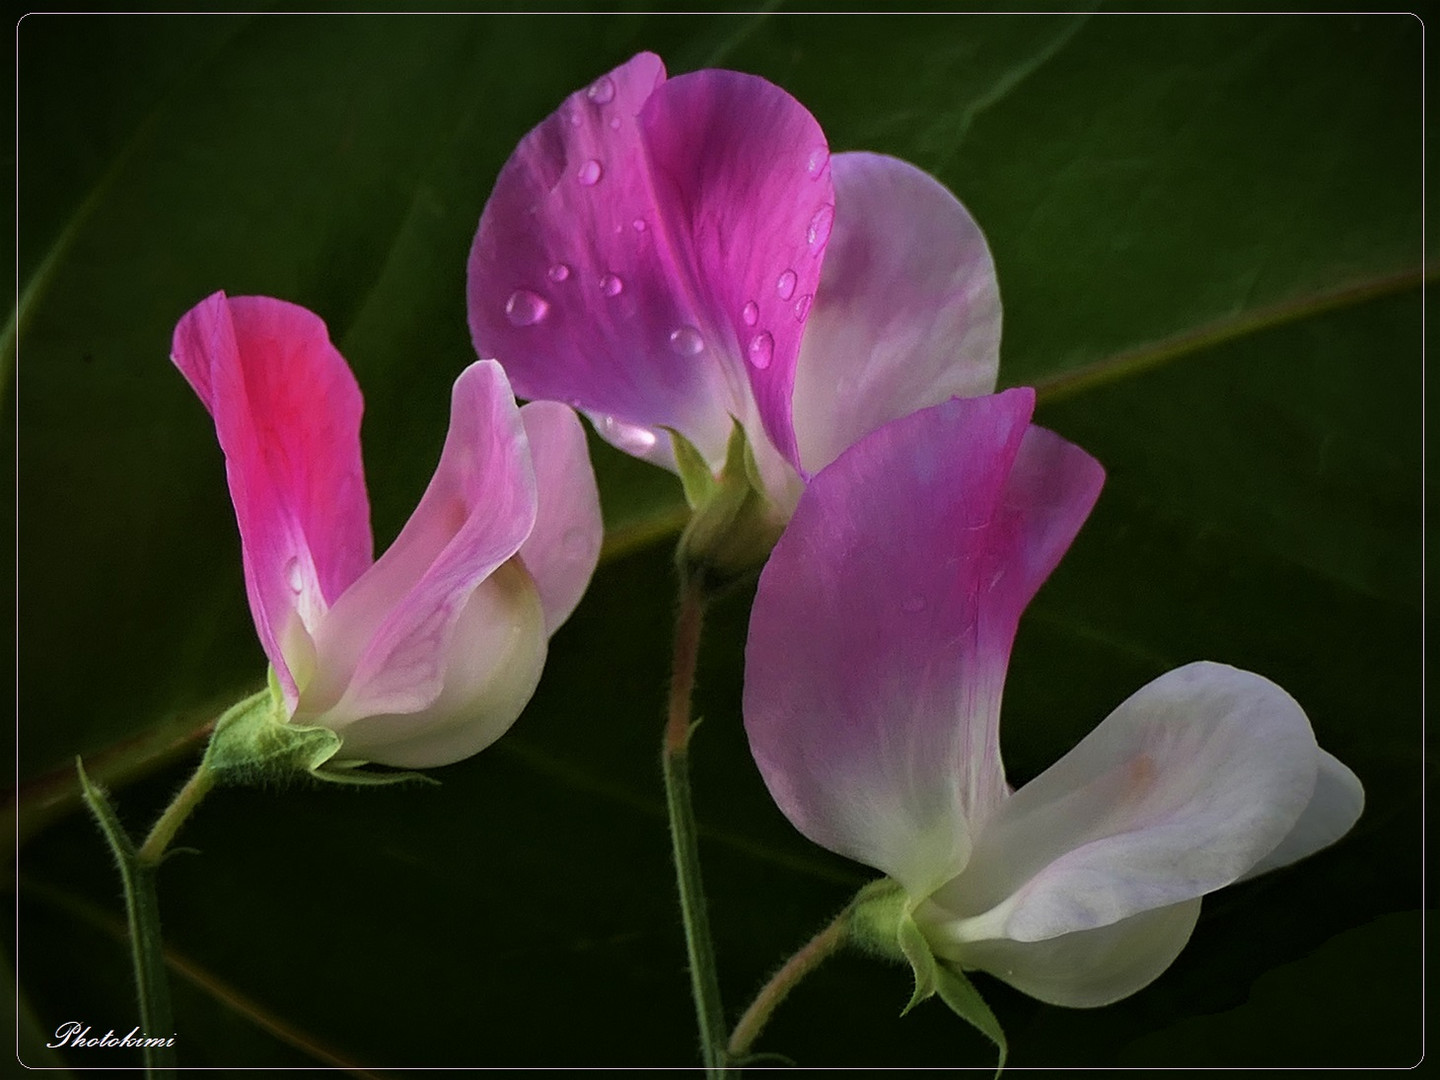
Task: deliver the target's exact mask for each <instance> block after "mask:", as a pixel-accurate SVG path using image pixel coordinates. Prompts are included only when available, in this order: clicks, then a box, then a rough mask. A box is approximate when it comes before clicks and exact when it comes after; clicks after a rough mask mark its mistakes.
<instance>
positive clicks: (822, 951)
mask: <svg viewBox="0 0 1440 1080" xmlns="http://www.w3.org/2000/svg"><path fill="white" fill-rule="evenodd" d="M854 907H855V905H854V904H851V905H850V906H849V907H847V908H846V909H845V910H844V911H842V912H841V913H840V914H839V915H837V916H835V918H834V920H833V921H832V922H831V923H830V925H828V926H827V927H825V929H823V930H821V931H820V932H819V933H818V934H816V935H815V936H814V937H813V938H811V939H810V940H809V941H807V942H806V943H805V944H804V945H803V946H801V947H800V949H799V951H797V952H796V953H795V954H794V955H793V956H791V957H790V959H789V960H786V961H785V963H784V965H783V966H782V967H781V968H780V970H779V971H777V972H775V974H774V975H772V976H771V977H770V981H769V982H767V983H766V984H765V985H764V986H763V987H762V988H761V990H760V992H759V993H758V994H756V995H755V1000H754V1001H752V1002H751V1003H750V1006H749V1008H747V1009H746V1010H745V1014H744V1015H743V1016H741V1017H740V1022H739V1023H738V1024H736V1025H735V1030H734V1031H733V1032H731V1034H730V1043H729V1046H728V1047H727V1052H728V1054H729V1056H730V1059H731V1060H732V1061H733V1060H738V1059H740V1058H743V1057H744V1056H745V1055H746V1054H748V1053H749V1052H750V1047H751V1046H753V1045H754V1043H755V1040H756V1039H758V1038H759V1037H760V1033H761V1032H762V1031H764V1030H765V1025H766V1024H767V1023H769V1021H770V1014H771V1013H773V1012H774V1011H775V1009H776V1008H777V1007H778V1006H779V1004H780V1003H781V1002H782V1001H784V1000H785V998H786V997H787V996H788V995H789V993H790V991H791V990H793V989H794V988H795V986H796V984H798V983H799V982H800V980H801V979H803V978H805V976H807V975H809V974H810V972H812V971H814V970H815V969H816V968H817V967H819V966H820V964H821V963H822V962H823V961H824V960H825V959H826V958H827V957H829V956H830V955H831V954H833V953H834V952H836V951H837V950H838V949H839V948H840V947H841V946H842V945H844V944H845V942H846V940H847V939H848V938H849V935H850V915H851V912H852V911H853V910H854Z"/></svg>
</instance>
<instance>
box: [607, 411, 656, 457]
mask: <svg viewBox="0 0 1440 1080" xmlns="http://www.w3.org/2000/svg"><path fill="white" fill-rule="evenodd" d="M600 433H601V434H602V435H604V436H605V437H606V438H607V439H609V440H610V441H611V442H613V443H614V444H615V445H616V446H618V447H619V448H620V449H621V450H624V451H625V452H626V453H628V454H643V453H645V452H646V451H647V450H650V449H652V448H653V447H654V446H655V443H656V442H657V439H656V437H655V433H654V432H653V431H650V430H649V429H648V428H643V427H637V426H636V425H634V424H627V423H625V421H624V420H617V419H615V417H613V416H606V417H603V418H602V419H601V421H600Z"/></svg>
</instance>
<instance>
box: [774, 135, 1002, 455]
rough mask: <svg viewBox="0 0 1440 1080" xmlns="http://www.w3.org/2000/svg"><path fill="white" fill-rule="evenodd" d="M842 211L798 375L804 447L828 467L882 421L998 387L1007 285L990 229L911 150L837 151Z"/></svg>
mask: <svg viewBox="0 0 1440 1080" xmlns="http://www.w3.org/2000/svg"><path fill="white" fill-rule="evenodd" d="M830 164H831V168H832V170H833V172H834V178H835V206H836V214H835V221H834V228H833V230H832V231H831V233H830V243H829V246H828V248H827V249H826V252H825V271H824V273H823V274H822V275H821V279H820V291H819V292H818V293H817V294H816V295H815V303H814V306H813V308H811V310H810V317H809V322H808V325H807V326H806V328H805V344H804V346H803V348H802V349H801V352H800V362H799V367H798V369H797V374H796V379H795V396H794V404H793V415H794V421H795V437H796V439H797V441H798V442H799V446H800V459H801V463H802V464H803V465H804V467H805V469H806V470H807V471H808V472H812V473H813V472H816V471H818V470H820V469H822V468H824V467H825V466H826V465H828V464H829V463H830V462H831V461H833V460H835V456H836V455H837V454H839V453H840V451H841V450H843V449H845V447H847V446H849V445H850V444H851V443H853V442H855V441H856V440H858V439H859V438H860V437H861V436H863V435H865V434H868V433H869V432H871V431H874V430H875V429H876V428H878V427H879V426H880V425H881V424H885V423H888V422H889V421H891V420H894V419H896V418H898V417H901V416H905V415H906V414H908V413H912V412H914V411H915V410H917V409H923V408H925V407H926V406H928V405H935V404H938V403H939V402H941V401H944V400H945V399H946V398H949V397H975V396H977V395H980V394H988V393H991V392H992V391H993V390H994V389H995V373H996V369H997V367H998V365H999V362H1000V289H999V286H998V284H997V282H996V280H995V264H994V262H993V260H992V259H991V258H990V249H989V247H988V246H987V245H986V243H985V236H984V234H983V233H982V232H981V231H980V227H979V226H978V225H976V224H975V221H974V219H973V218H971V216H970V214H969V213H968V212H967V211H966V209H965V207H963V206H961V205H960V203H959V202H958V201H957V200H956V198H955V196H954V195H952V194H951V193H950V192H949V191H947V190H946V189H945V187H944V186H943V185H941V184H940V183H939V182H938V181H937V180H936V179H935V178H934V177H932V176H930V175H929V174H928V173H925V172H922V171H921V170H920V169H917V168H916V167H915V166H914V165H911V164H909V163H908V162H904V161H899V160H897V159H896V158H892V157H885V156H884V155H882V154H863V153H850V154H836V155H835V156H834V157H833V158H831V161H830Z"/></svg>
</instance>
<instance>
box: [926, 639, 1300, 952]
mask: <svg viewBox="0 0 1440 1080" xmlns="http://www.w3.org/2000/svg"><path fill="white" fill-rule="evenodd" d="M1318 765H1319V750H1318V748H1317V747H1316V745H1315V738H1314V735H1313V734H1312V732H1311V730H1310V722H1309V721H1308V720H1307V719H1306V717H1305V714H1304V712H1302V711H1301V709H1300V706H1299V705H1297V704H1296V703H1295V701H1294V699H1293V698H1291V697H1290V695H1288V694H1287V693H1285V691H1284V690H1282V689H1280V687H1278V686H1276V685H1275V684H1274V683H1272V682H1270V681H1269V680H1267V679H1263V678H1261V677H1260V676H1258V675H1254V674H1251V673H1250V672H1246V671H1240V670H1238V669H1236V668H1232V667H1227V666H1225V665H1223V664H1211V663H1197V664H1189V665H1187V666H1185V667H1182V668H1177V669H1176V670H1175V671H1171V672H1169V673H1168V674H1165V675H1162V676H1161V677H1160V678H1158V679H1156V680H1155V681H1154V682H1152V683H1150V684H1149V685H1148V686H1145V687H1143V688H1142V689H1141V690H1139V691H1138V692H1137V693H1135V694H1134V695H1133V696H1131V697H1130V698H1129V700H1127V701H1126V702H1125V703H1124V704H1122V705H1121V706H1120V707H1119V708H1118V709H1116V710H1115V711H1114V712H1113V713H1111V714H1110V716H1109V717H1108V718H1107V719H1106V720H1105V721H1104V722H1103V723H1102V724H1100V726H1099V727H1097V728H1096V729H1095V730H1094V731H1092V732H1091V733H1090V734H1089V735H1088V736H1087V737H1086V738H1085V739H1084V740H1082V741H1081V743H1080V744H1079V745H1078V746H1077V747H1075V749H1074V750H1072V751H1071V752H1070V753H1069V754H1067V755H1065V757H1063V758H1061V759H1060V761H1058V762H1056V763H1055V764H1054V765H1052V766H1051V767H1050V768H1049V769H1048V770H1046V771H1045V772H1044V773H1042V774H1041V775H1040V776H1039V777H1037V778H1036V779H1035V780H1033V781H1032V782H1031V783H1029V784H1027V785H1025V786H1024V787H1023V788H1021V789H1020V790H1019V791H1018V792H1016V794H1015V795H1014V797H1013V798H1011V799H1010V800H1009V801H1008V802H1007V803H1005V804H1004V805H1003V806H1001V807H1000V809H999V810H997V811H996V813H995V815H994V817H992V818H991V819H990V821H989V822H988V823H987V824H986V826H985V829H984V830H983V831H982V833H981V835H980V837H979V838H978V840H977V842H976V845H975V850H974V853H973V855H972V857H971V861H970V863H969V864H968V865H967V866H966V868H965V870H964V872H963V873H961V874H960V875H959V877H957V878H956V879H954V880H953V881H952V882H950V883H949V884H947V885H946V886H945V887H944V888H942V889H941V890H940V891H939V892H938V893H937V894H936V895H935V897H934V899H935V901H936V902H937V903H938V904H939V905H941V906H942V907H944V908H945V909H947V910H948V911H949V912H950V914H952V915H954V916H960V917H967V916H968V918H962V921H961V922H959V923H956V924H954V925H952V926H951V927H950V933H952V934H953V935H955V936H957V937H960V938H968V939H971V940H988V939H992V938H1010V939H1013V940H1017V941H1041V940H1044V939H1046V938H1052V937H1057V936H1059V935H1061V934H1069V933H1073V932H1074V931H1077V930H1089V929H1092V928H1094V927H1100V926H1107V925H1109V924H1111V923H1115V922H1118V921H1120V920H1121V919H1124V918H1127V917H1128V916H1131V915H1135V914H1138V913H1140V912H1142V911H1147V910H1150V909H1152V908H1161V907H1167V906H1169V905H1172V904H1176V903H1179V902H1181V901H1183V900H1189V899H1192V898H1194V897H1197V896H1202V895H1204V894H1205V893H1207V892H1211V891H1212V890H1214V889H1218V888H1220V887H1222V886H1224V885H1228V884H1229V883H1231V882H1232V881H1235V880H1236V879H1237V878H1239V877H1240V876H1241V875H1242V874H1244V873H1245V872H1246V871H1248V870H1249V869H1250V868H1251V867H1253V866H1255V865H1256V864H1257V863H1258V862H1259V861H1260V860H1261V859H1262V858H1264V857H1265V856H1266V855H1268V854H1269V853H1270V852H1272V851H1273V850H1274V849H1275V848H1276V846H1277V845H1278V844H1279V843H1280V841H1281V839H1282V838H1284V837H1285V835H1286V834H1287V833H1289V832H1290V830H1291V828H1292V827H1293V826H1294V824H1295V822H1296V821H1297V820H1298V819H1299V817H1300V815H1301V812H1302V811H1303V810H1304V809H1305V806H1306V804H1307V803H1308V802H1309V801H1310V796H1311V792H1312V791H1313V790H1314V788H1315V776H1316V770H1317V768H1318Z"/></svg>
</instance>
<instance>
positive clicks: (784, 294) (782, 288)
mask: <svg viewBox="0 0 1440 1080" xmlns="http://www.w3.org/2000/svg"><path fill="white" fill-rule="evenodd" d="M798 280H799V278H797V277H796V276H795V271H794V270H786V271H785V272H784V273H783V274H781V275H780V276H779V277H778V278H777V279H776V280H775V293H776V295H778V296H779V297H780V299H781V300H789V299H790V297H792V296H794V295H795V282H796V281H798Z"/></svg>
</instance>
